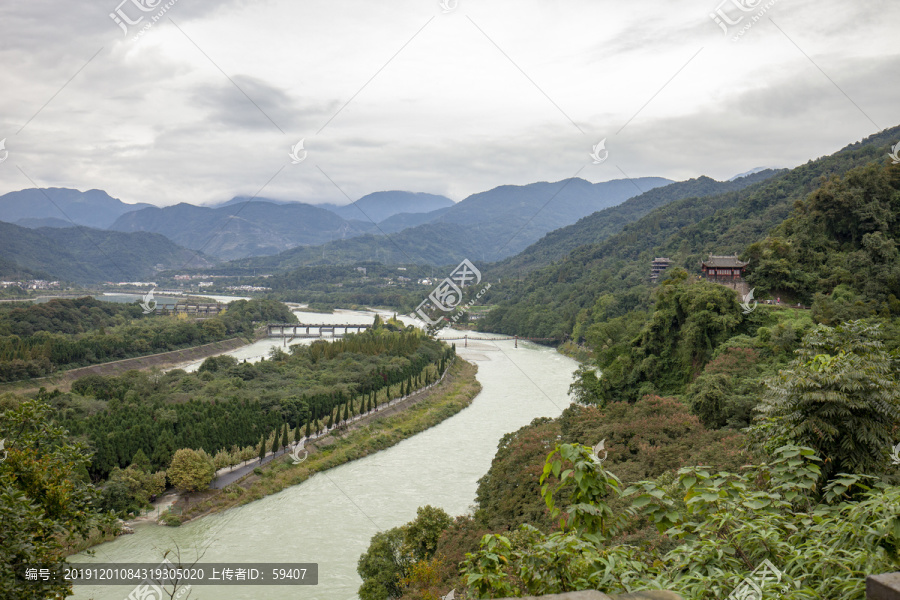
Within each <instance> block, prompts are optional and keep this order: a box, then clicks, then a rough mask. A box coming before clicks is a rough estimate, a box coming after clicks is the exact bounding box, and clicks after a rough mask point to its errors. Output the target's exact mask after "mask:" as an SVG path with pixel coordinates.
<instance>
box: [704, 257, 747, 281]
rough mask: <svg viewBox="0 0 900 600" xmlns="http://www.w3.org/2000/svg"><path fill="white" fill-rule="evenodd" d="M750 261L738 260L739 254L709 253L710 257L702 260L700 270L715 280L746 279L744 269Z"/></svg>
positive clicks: (709, 278)
mask: <svg viewBox="0 0 900 600" xmlns="http://www.w3.org/2000/svg"><path fill="white" fill-rule="evenodd" d="M748 264H750V263H746V262H742V261H740V260H738V257H737V254H735V255H734V256H715V255H713V254H710V255H709V258H708V259H706V260H704V261H701V262H700V270H702V271H703V276H704V277H705V278H706V279H707V280H709V281H714V282H717V283H718V282H728V283H730V282H737V281H742V280H743V279H744V270H745V269H746V268H747V265H748Z"/></svg>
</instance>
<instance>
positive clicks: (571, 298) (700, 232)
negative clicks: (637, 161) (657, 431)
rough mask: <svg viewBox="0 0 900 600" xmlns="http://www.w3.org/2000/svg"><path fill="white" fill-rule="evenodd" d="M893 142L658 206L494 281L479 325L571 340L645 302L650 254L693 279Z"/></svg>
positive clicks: (869, 141) (890, 133)
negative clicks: (703, 263)
mask: <svg viewBox="0 0 900 600" xmlns="http://www.w3.org/2000/svg"><path fill="white" fill-rule="evenodd" d="M898 136H900V127H894V128H892V129H889V130H885V131H883V132H881V133H879V134H876V135H873V136H870V137H869V138H866V139H865V140H863V141H861V142H857V143H854V144H851V145H849V146H847V147H846V148H844V149H842V150H840V151H839V152H836V153H835V154H833V155H830V156H825V157H822V158H819V159H817V160H814V161H809V162H808V163H806V164H805V165H802V166H800V167H797V168H794V169H791V170H790V171H786V172H783V173H781V174H779V175H776V176H774V177H772V178H770V179H768V180H766V181H763V182H760V183H756V184H753V185H751V186H749V187H747V188H745V189H743V190H740V191H735V192H729V193H726V194H723V195H719V196H714V197H707V198H685V199H682V200H678V201H675V202H672V203H670V204H667V205H665V206H662V207H660V208H658V209H656V210H654V211H652V212H650V213H648V214H647V215H645V216H644V217H643V218H641V219H640V220H638V221H636V222H634V223H631V224H629V225H626V226H625V227H624V228H623V230H622V231H621V232H620V233H618V234H616V235H614V236H612V237H610V238H608V239H607V240H605V241H603V242H601V243H598V244H590V245H584V246H580V247H578V248H576V249H575V250H573V251H571V252H570V253H569V254H568V255H566V256H565V257H564V258H563V259H562V260H560V261H559V262H557V263H555V264H553V265H550V266H548V267H545V268H542V269H540V270H538V271H535V272H533V273H532V274H530V275H529V276H527V277H525V278H521V279H517V280H513V279H509V278H507V279H504V280H502V283H501V284H499V285H496V286H494V287H493V288H492V289H491V291H490V292H489V296H488V297H487V298H485V301H486V302H493V303H496V304H499V306H498V307H497V308H495V309H494V310H493V311H491V312H490V313H489V314H488V315H487V317H486V318H485V319H483V320H482V321H481V324H480V327H481V328H482V329H484V330H489V331H498V332H503V333H509V334H519V335H527V336H534V337H550V336H556V337H560V338H562V337H565V336H569V335H571V336H573V337H575V338H579V337H581V336H582V335H583V333H584V331H585V329H586V328H587V327H588V326H589V325H591V324H592V323H595V322H601V321H604V320H607V319H610V318H614V317H618V316H621V315H624V314H626V313H627V312H629V311H630V310H633V309H634V308H636V307H639V306H647V305H648V303H649V301H650V290H651V285H650V282H649V268H650V260H652V258H653V257H654V256H667V257H669V258H671V259H673V260H674V261H675V266H681V267H684V268H686V269H688V271H689V272H694V273H699V261H700V260H701V259H702V258H705V256H706V255H708V254H710V253H715V254H731V253H743V252H745V250H746V249H747V247H748V246H749V245H750V244H753V243H754V242H757V241H759V240H761V239H763V238H764V237H765V236H766V235H767V234H768V233H769V232H770V231H771V230H772V229H773V228H775V227H776V226H778V225H779V224H780V223H782V222H783V221H784V220H785V218H787V217H788V215H789V213H790V211H791V209H792V207H793V206H794V203H795V202H798V201H802V200H803V199H804V198H806V196H807V195H808V194H810V193H811V192H813V191H814V190H815V189H817V188H818V187H819V186H820V185H821V184H822V182H823V181H824V180H823V177H830V176H832V175H842V174H844V173H847V172H848V171H850V170H851V169H854V168H856V167H860V166H864V165H867V164H872V163H879V164H881V163H884V162H885V161H886V160H887V159H886V154H887V151H888V149H889V147H890V146H891V144H892V143H895V141H896V139H897V138H898ZM751 268H752V265H751Z"/></svg>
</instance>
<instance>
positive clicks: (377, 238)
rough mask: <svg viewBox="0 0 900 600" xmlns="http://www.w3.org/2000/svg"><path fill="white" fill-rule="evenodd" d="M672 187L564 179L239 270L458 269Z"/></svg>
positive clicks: (499, 192)
mask: <svg viewBox="0 0 900 600" xmlns="http://www.w3.org/2000/svg"><path fill="white" fill-rule="evenodd" d="M667 183H671V181H670V180H669V179H663V178H661V177H645V178H640V179H635V180H627V179H620V180H614V181H607V182H603V183H591V182H589V181H585V180H584V179H566V180H563V181H558V182H555V183H547V182H541V183H533V184H529V185H522V186H515V185H506V186H501V187H498V188H494V189H493V190H489V191H487V192H481V193H478V194H473V195H472V196H469V197H468V198H466V199H465V200H462V201H461V202H459V203H457V204H454V205H453V206H451V207H450V208H448V209H446V212H444V213H442V214H439V215H438V216H437V218H435V219H434V220H432V221H430V222H427V223H424V224H422V225H418V226H415V227H411V228H409V229H404V230H403V231H399V232H397V233H391V234H389V235H388V236H387V237H385V236H382V235H368V236H362V237H358V238H353V239H344V240H341V241H334V242H330V243H327V244H324V245H323V246H321V247H311V248H295V249H293V250H289V251H287V252H284V253H282V254H280V255H278V256H273V257H266V258H258V259H252V260H245V261H239V262H236V263H234V264H233V266H234V267H235V268H238V269H244V268H262V269H270V270H273V271H280V270H287V269H293V268H296V267H300V266H306V265H315V264H349V263H354V262H361V261H367V260H374V261H379V262H383V263H385V264H407V263H417V264H434V265H446V264H450V263H453V262H459V260H461V259H462V258H469V259H471V260H477V261H480V262H483V261H490V260H495V259H496V258H504V257H507V256H510V255H513V254H515V253H517V252H519V251H521V250H522V249H524V248H525V247H527V246H529V245H530V244H532V243H533V242H535V241H536V240H538V239H539V238H540V237H541V236H542V235H543V234H545V233H546V232H548V231H550V230H551V229H556V228H557V227H562V226H564V225H569V224H571V223H574V222H575V221H576V220H578V219H579V218H580V217H583V216H585V215H587V214H590V213H592V212H595V211H597V210H600V209H603V208H606V207H608V206H614V205H616V204H619V203H621V202H622V201H624V200H626V199H628V198H630V197H632V196H635V195H637V194H639V193H641V192H642V191H646V190H650V189H653V188H655V187H659V186H662V185H665V184H667ZM429 214H430V213H429Z"/></svg>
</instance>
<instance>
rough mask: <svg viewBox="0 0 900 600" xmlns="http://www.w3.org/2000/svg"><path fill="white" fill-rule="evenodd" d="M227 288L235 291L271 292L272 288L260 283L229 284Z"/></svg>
mask: <svg viewBox="0 0 900 600" xmlns="http://www.w3.org/2000/svg"><path fill="white" fill-rule="evenodd" d="M225 289H226V290H232V291H235V292H269V291H271V290H272V288H270V287H261V286H258V285H228V286H225Z"/></svg>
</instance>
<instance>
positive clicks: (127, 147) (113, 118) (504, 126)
mask: <svg viewBox="0 0 900 600" xmlns="http://www.w3.org/2000/svg"><path fill="white" fill-rule="evenodd" d="M119 1H120V0H109V1H107V0H92V1H91V2H80V3H79V2H64V1H62V0H29V1H28V2H4V3H3V4H2V5H0V60H2V63H0V64H2V68H0V90H3V91H2V94H0V139H3V138H5V140H6V142H5V150H6V151H7V152H8V156H7V155H6V154H5V152H4V151H2V150H0V158H3V157H4V156H6V160H4V161H3V162H2V163H0V193H6V192H9V191H12V190H18V189H23V188H28V187H34V186H35V185H36V186H39V187H71V188H77V189H81V190H87V189H91V188H99V189H103V190H106V191H107V192H108V193H110V194H111V195H112V196H115V197H117V198H120V199H122V200H124V201H126V202H139V201H143V202H150V203H153V204H157V205H169V204H175V203H178V202H190V203H194V204H210V203H215V202H221V201H224V200H227V199H229V198H231V197H233V196H236V195H256V194H258V195H260V196H262V197H270V198H279V199H289V200H301V201H306V202H313V203H315V202H335V203H339V204H343V203H347V202H348V198H349V199H353V200H355V199H357V198H359V197H361V196H363V195H365V194H367V193H370V192H374V191H379V190H389V189H402V190H410V191H423V192H431V193H437V194H445V195H447V196H449V197H450V198H452V199H454V200H461V199H462V198H464V197H466V196H467V195H469V194H471V193H474V192H478V191H482V190H485V189H489V188H491V187H494V186H497V185H502V184H524V183H530V182H534V181H557V180H560V179H564V178H567V177H571V176H574V175H578V176H579V177H582V178H584V179H588V180H590V181H594V182H597V181H606V180H609V179H618V178H622V177H624V176H626V175H627V176H630V177H639V176H664V177H669V178H672V179H679V180H680V179H686V178H690V177H696V176H698V175H709V176H712V177H715V178H718V179H725V178H728V177H730V176H732V175H734V174H736V173H739V172H743V171H746V170H749V169H751V168H753V167H757V166H775V167H790V166H796V165H798V164H801V163H804V162H806V161H807V160H809V159H810V158H815V157H818V156H821V155H824V154H829V153H831V152H834V151H836V150H838V149H840V148H842V147H844V146H845V145H847V144H849V143H852V142H855V141H858V140H860V139H862V138H864V137H866V136H868V135H871V134H873V133H875V132H877V131H879V130H881V129H885V128H888V127H892V126H894V125H897V124H900V77H897V73H900V44H898V42H897V39H898V38H897V26H898V25H900V3H897V2H895V1H891V0H869V1H867V2H864V3H863V2H860V3H851V2H845V1H838V0H817V1H815V2H812V1H803V0H724V1H723V2H720V0H659V1H657V0H644V1H641V2H629V3H625V2H614V1H612V0H567V1H566V2H561V1H558V0H516V1H512V0H495V1H492V2H474V1H472V0H444V4H443V6H442V5H441V3H440V2H439V1H438V0H416V1H407V0H392V1H391V2H373V1H371V0H366V1H358V0H300V1H298V0H260V1H240V0H237V1H221V2H209V1H204V2H200V1H199V0H166V1H165V2H163V1H161V0H125V1H124V2H122V3H121V4H117V2H119ZM742 1H743V4H741V2H742ZM111 14H112V15H114V17H115V19H114V18H113V17H111V16H110V15H111ZM154 19H156V20H155V21H154ZM116 20H119V21H121V25H120V24H118V23H117V22H116ZM717 20H718V21H720V23H721V24H719V23H717V22H716V21H717ZM129 22H131V23H134V24H129ZM731 23H735V24H733V25H731ZM602 139H605V140H606V142H605V147H606V150H607V151H608V153H609V154H608V158H607V159H606V160H605V161H603V162H601V163H600V164H594V161H593V160H592V159H591V156H590V152H591V150H592V147H593V146H594V145H595V144H597V143H598V142H600V140H602ZM300 140H303V150H299V149H298V151H297V153H296V156H297V157H298V158H303V157H305V158H304V159H303V160H302V161H301V162H298V163H297V164H294V163H293V161H292V158H291V157H290V156H289V153H290V152H291V149H292V147H294V146H295V145H296V144H297V143H298V142H299V141H300ZM598 156H600V157H606V156H607V155H606V154H605V153H604V152H602V151H601V152H599V153H598Z"/></svg>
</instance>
